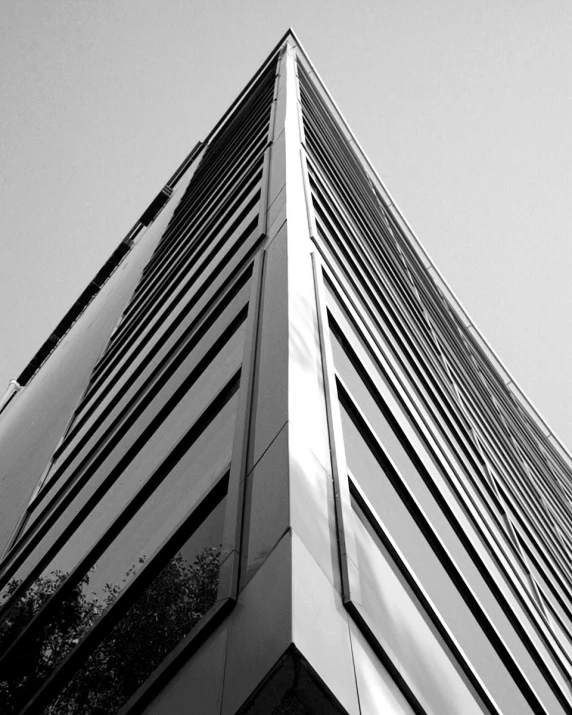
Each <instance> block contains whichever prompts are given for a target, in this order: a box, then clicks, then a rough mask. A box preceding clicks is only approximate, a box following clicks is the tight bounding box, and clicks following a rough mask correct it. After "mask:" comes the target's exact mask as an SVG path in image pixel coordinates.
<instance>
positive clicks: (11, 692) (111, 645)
mask: <svg viewBox="0 0 572 715" xmlns="http://www.w3.org/2000/svg"><path fill="white" fill-rule="evenodd" d="M219 553H220V552H219V550H218V549H216V548H205V549H203V550H202V551H201V552H200V553H199V555H198V556H197V557H196V559H195V561H194V563H193V564H192V565H191V564H189V563H188V562H187V561H186V560H185V559H184V558H183V556H182V555H181V554H180V553H178V554H177V555H176V556H175V557H174V558H173V559H172V560H171V561H170V562H169V563H168V564H167V565H166V566H165V568H164V569H163V570H162V571H161V572H160V573H159V574H158V575H157V577H156V578H155V579H154V581H153V582H152V583H151V584H150V585H149V586H148V588H147V589H146V590H145V591H143V592H142V593H141V594H140V596H139V597H138V598H137V600H136V601H135V602H134V603H133V604H132V605H131V607H130V608H129V610H128V611H127V613H126V614H125V615H124V616H123V618H122V619H121V620H120V621H119V622H118V623H117V624H116V625H115V626H114V628H113V629H112V630H111V631H110V633H109V634H108V635H107V637H106V638H105V639H104V640H103V641H102V643H100V645H99V646H98V647H97V648H96V649H95V650H94V652H93V653H92V654H91V656H90V657H89V658H88V660H87V661H86V663H85V664H84V665H83V666H82V667H81V668H80V670H79V671H78V672H77V673H76V675H75V676H74V677H73V678H72V680H71V681H70V682H69V683H68V684H67V685H66V686H65V688H64V689H63V690H62V691H61V692H60V694H59V695H58V696H57V698H56V699H55V700H54V701H52V703H51V704H50V705H49V706H48V708H47V709H46V710H45V711H44V712H45V714H46V715H56V714H57V715H72V713H74V714H75V713H82V715H84V714H85V715H110V714H111V713H113V712H115V711H116V710H117V709H118V708H119V707H120V706H121V705H122V704H123V703H124V702H125V701H126V700H127V699H128V698H129V697H130V696H131V695H132V694H133V693H134V692H135V690H136V689H137V688H138V687H139V685H141V683H143V682H144V680H145V679H146V678H147V677H148V676H149V675H150V673H151V672H152V671H153V670H154V669H155V668H156V667H157V666H158V665H159V663H161V661H162V660H163V659H164V658H165V656H166V655H167V654H168V653H169V652H170V651H171V650H172V649H173V648H174V647H175V646H176V645H177V643H178V642H179V641H180V640H181V639H182V638H183V637H184V636H185V635H186V634H187V633H188V632H189V631H190V630H191V629H192V628H193V626H194V625H195V624H196V623H197V622H198V621H199V620H200V618H201V617H202V616H203V615H204V614H205V613H206V612H207V611H208V610H209V608H210V607H211V606H212V605H213V603H214V602H215V600H216V595H217V588H218V574H219ZM88 576H89V575H88ZM88 576H86V577H85V578H84V579H83V581H81V582H80V583H78V584H77V585H76V586H75V587H73V588H72V589H71V591H70V592H69V594H68V595H67V596H66V597H65V598H64V600H63V602H62V603H61V604H60V606H59V608H58V611H57V614H55V615H54V617H53V618H52V619H51V620H50V621H49V622H48V623H46V624H45V625H44V626H43V627H42V628H41V629H39V631H38V633H37V634H35V635H34V636H33V637H32V639H31V641H27V643H26V649H25V653H22V654H19V655H18V654H15V657H14V658H11V659H10V661H11V662H10V664H9V669H8V672H7V673H4V674H3V677H2V679H1V680H0V712H1V713H2V715H4V713H6V715H8V714H10V713H16V712H18V711H19V710H20V709H21V708H22V707H23V706H24V704H25V703H26V702H27V701H28V700H29V699H30V698H31V697H32V695H33V694H34V692H35V691H36V690H37V689H38V688H39V687H40V685H41V684H42V683H43V681H44V680H45V679H46V678H47V676H48V675H49V674H50V673H51V671H52V670H53V668H54V667H55V666H56V665H57V664H59V663H60V662H61V660H62V659H63V658H64V657H65V655H66V654H67V653H68V652H69V651H70V650H71V649H72V648H73V647H74V646H75V645H76V644H77V642H78V641H79V639H80V638H81V637H82V636H83V635H84V634H85V633H86V632H87V630H89V628H91V626H92V625H93V624H94V623H95V621H96V620H97V618H98V617H99V616H100V615H101V613H102V612H103V611H104V610H105V609H106V608H108V607H109V606H110V605H111V604H112V603H113V601H115V599H116V598H117V596H118V594H119V592H120V591H122V590H123V586H124V584H120V585H110V584H107V585H106V586H105V588H104V596H103V598H100V599H99V600H90V599H89V598H88V597H87V596H86V595H85V594H84V590H85V588H84V587H85V585H86V584H88ZM129 576H130V573H128V574H127V575H126V578H125V580H124V583H125V582H126V581H127V580H128V578H129ZM64 578H65V574H63V573H61V572H56V573H55V574H52V575H51V577H43V578H40V579H38V580H37V581H36V582H35V584H34V585H33V586H32V587H31V588H30V589H29V590H28V592H27V593H26V595H25V596H24V597H23V598H22V599H20V601H19V602H18V603H17V604H16V606H15V607H14V608H13V609H12V611H11V612H10V613H9V614H8V617H7V620H5V621H4V622H3V623H2V624H0V652H1V651H3V650H4V648H5V647H6V646H7V645H8V643H10V642H11V641H12V640H13V639H14V638H15V636H16V635H17V634H18V632H19V631H20V630H21V629H22V628H23V627H24V626H25V625H26V624H27V623H28V622H29V621H30V618H31V617H32V616H33V615H34V614H35V613H36V612H37V611H38V609H39V607H40V606H41V604H42V603H43V602H44V601H45V600H46V599H47V598H49V596H51V594H52V593H54V592H55V590H56V589H57V588H58V587H59V585H60V584H61V583H62V582H63V580H64ZM17 586H18V583H17V582H15V583H14V584H13V585H11V592H14V591H15V589H16V588H17Z"/></svg>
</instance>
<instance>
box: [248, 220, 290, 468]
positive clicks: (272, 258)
mask: <svg viewBox="0 0 572 715" xmlns="http://www.w3.org/2000/svg"><path fill="white" fill-rule="evenodd" d="M286 278H287V244H286V226H284V228H283V229H282V230H281V231H280V233H279V234H278V235H277V236H276V238H275V239H274V240H273V241H272V243H271V244H270V246H269V247H268V249H267V250H266V253H265V258H264V277H263V293H262V300H261V312H262V315H261V319H260V338H259V349H258V374H257V376H256V380H255V391H254V399H253V431H252V432H251V442H252V444H251V448H250V450H251V451H250V457H249V460H248V471H250V469H252V467H253V466H254V465H255V464H256V462H258V460H259V459H260V457H261V456H262V454H263V453H264V452H265V451H266V449H267V448H268V446H269V445H270V443H271V442H272V441H273V439H274V438H275V437H276V435H277V434H278V432H279V431H280V430H281V429H282V427H283V426H284V425H285V424H286V422H287V420H288V302H287V285H286Z"/></svg>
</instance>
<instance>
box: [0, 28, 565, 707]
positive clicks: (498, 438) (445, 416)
mask: <svg viewBox="0 0 572 715" xmlns="http://www.w3.org/2000/svg"><path fill="white" fill-rule="evenodd" d="M0 409H1V410H2V412H1V414H0V444H1V445H2V451H1V454H2V456H1V462H0V480H1V482H0V484H1V489H2V499H1V501H0V543H1V545H2V548H4V549H5V552H4V556H3V561H2V564H1V571H0V578H1V580H0V589H1V590H0V603H1V604H2V605H1V610H0V648H1V649H2V650H1V654H0V655H1V660H0V704H1V707H0V710H1V712H2V713H26V714H30V713H49V714H50V715H53V714H55V713H58V714H61V713H82V714H88V713H93V714H95V713H105V714H110V713H115V712H119V711H120V712H122V713H145V714H146V715H166V714H167V713H168V714H169V715H173V714H175V713H181V714H182V713H197V714H200V715H214V714H215V713H216V714H217V715H219V714H223V715H234V714H235V713H245V714H246V713H248V714H250V715H255V714H258V713H260V714H261V715H266V714H268V715H271V714H273V715H286V714H292V715H305V714H307V713H326V714H327V713H350V714H351V715H358V714H359V713H361V715H377V714H378V713H407V714H409V713H431V714H435V715H436V714H439V715H453V714H455V715H458V714H459V713H463V715H472V714H476V713H491V714H495V715H499V714H500V713H502V714H503V715H525V714H527V713H535V714H536V715H539V714H544V715H557V714H558V713H570V712H572V689H571V673H572V597H571V593H572V578H571V574H572V566H571V560H570V535H571V528H572V523H571V504H572V502H571V497H572V471H571V460H570V456H569V455H568V453H567V452H566V451H565V450H564V448H563V447H562V446H561V445H560V444H559V442H558V441H557V440H556V438H555V437H554V436H553V435H552V434H551V433H550V431H549V429H548V428H547V427H546V425H545V424H544V422H543V421H542V420H541V419H540V418H539V417H538V415H537V414H536V413H535V412H534V409H533V408H532V407H531V405H530V404H529V403H528V402H527V400H526V398H525V397H524V396H523V395H522V394H521V392H520V391H519V390H518V388H517V387H516V386H515V385H514V383H513V382H512V380H511V379H510V376H509V375H508V373H507V372H506V371H505V370H504V368H503V367H502V365H501V364H500V363H499V361H498V360H497V359H496V357H495V356H494V354H493V353H492V351H491V350H490V349H489V347H488V346H487V344H486V343H485V342H484V340H483V339H482V337H481V336H480V335H479V333H478V332H477V331H476V329H475V328H474V326H473V325H472V323H471V321H470V320H469V318H468V317H467V316H466V314H465V313H464V312H463V310H462V308H461V307H460V306H459V305H458V303H457V301H456V300H455V298H454V296H453V295H452V294H451V292H450V291H449V290H448V288H447V286H446V284H445V283H444V281H443V280H442V278H441V277H440V275H439V274H438V272H437V271H436V269H435V268H434V266H433V265H432V263H431V262H430V260H429V259H428V257H427V256H426V254H425V253H424V251H423V249H422V248H421V247H420V245H419V243H418V242H417V239H416V238H415V236H413V234H412V233H411V231H410V229H409V228H408V226H407V223H406V222H405V221H404V219H403V217H402V216H401V215H400V213H399V211H398V209H397V208H396V207H395V205H394V203H393V201H392V200H391V197H390V196H389V194H388V193H387V191H386V189H385V188H384V186H383V184H382V183H381V181H380V180H379V178H378V177H377V175H376V173H375V171H374V170H373V168H372V167H371V166H370V164H369V162H368V160H367V158H366V157H365V155H364V154H363V152H362V150H361V148H360V147H359V144H358V143H357V141H356V140H355V138H354V137H353V135H352V134H351V131H350V130H349V128H348V127H347V125H346V123H345V121H344V119H343V117H342V116H341V114H340V112H339V110H338V109H337V108H336V106H335V104H334V103H333V101H332V99H331V98H330V96H329V94H328V92H327V90H326V89H325V87H324V85H323V84H322V82H321V80H320V79H319V77H318V75H317V73H316V71H315V69H314V68H313V66H312V64H311V63H310V61H309V59H308V57H307V55H306V54H305V52H304V51H303V49H302V48H301V47H300V44H299V42H298V40H297V39H296V37H295V36H294V34H293V33H291V32H288V33H287V34H286V36H285V37H284V38H283V39H282V40H281V41H280V43H279V44H278V46H277V47H276V48H275V49H274V50H273V52H272V53H271V54H270V56H269V58H268V59H267V60H266V61H265V62H264V64H263V65H262V67H261V69H260V70H259V71H258V72H257V74H256V75H255V77H254V78H253V79H252V80H251V81H250V82H249V84H248V85H247V86H246V88H245V89H244V91H243V92H242V93H241V95H240V96H239V97H238V98H237V100H236V101H235V102H234V104H233V105H232V106H231V108H230V109H229V110H228V112H227V113H226V114H225V115H224V116H223V118H222V119H221V120H220V122H219V123H218V124H217V125H216V127H215V128H214V129H213V130H212V132H211V133H210V134H209V136H208V137H207V138H206V140H205V141H204V142H203V143H200V144H198V145H197V146H196V147H195V149H194V150H193V151H192V152H191V154H190V155H189V157H188V158H187V159H186V160H185V162H184V163H183V164H182V166H181V167H180V169H179V170H178V171H177V172H176V173H175V174H174V176H173V177H172V178H171V179H170V180H169V182H168V183H167V184H166V185H165V187H164V189H163V190H162V191H161V192H160V194H159V196H158V197H157V199H156V200H155V201H153V202H152V204H151V205H150V206H149V208H148V209H147V211H145V213H144V214H143V216H142V217H141V219H140V221H138V222H137V224H136V225H135V227H134V228H133V230H132V231H131V232H130V233H129V235H128V236H127V238H126V239H125V240H124V241H123V242H122V243H121V244H120V246H119V247H118V249H117V250H116V252H115V253H114V254H113V256H112V257H111V258H110V259H109V261H108V263H107V264H106V265H105V266H104V267H103V269H102V270H101V271H100V272H99V273H98V274H97V275H96V277H95V279H94V280H93V281H92V283H91V284H90V285H89V286H88V288H87V289H86V291H85V292H84V293H83V294H82V296H80V298H79V299H78V301H77V303H76V304H75V305H74V306H73V307H72V309H71V310H70V312H69V313H68V314H67V315H66V316H65V317H64V319H63V320H62V322H61V323H60V324H59V325H58V326H57V328H56V330H55V331H54V333H53V334H52V336H51V337H50V339H49V340H48V341H47V343H46V344H45V345H44V346H43V347H42V348H41V350H40V351H39V353H38V354H37V355H36V356H35V357H34V359H33V360H32V361H31V363H30V364H29V365H28V367H27V368H26V369H25V370H24V372H23V373H22V375H21V376H20V377H19V378H18V380H17V381H16V382H14V383H13V384H12V386H11V388H10V389H9V391H8V393H7V395H6V397H5V399H4V401H3V403H2V405H1V407H0Z"/></svg>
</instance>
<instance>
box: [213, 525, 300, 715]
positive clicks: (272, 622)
mask: <svg viewBox="0 0 572 715" xmlns="http://www.w3.org/2000/svg"><path fill="white" fill-rule="evenodd" d="M291 549H292V537H291V534H290V532H289V533H287V534H286V535H285V536H284V537H283V538H282V539H281V541H280V543H279V544H278V545H277V546H276V548H275V549H274V551H273V552H272V553H271V554H270V556H269V557H268V558H267V559H266V561H265V562H264V564H263V565H262V566H261V567H260V568H259V569H258V571H257V572H256V574H255V576H254V577H253V578H252V579H251V580H250V581H249V583H248V585H247V586H246V588H244V590H243V591H242V592H241V593H240V595H239V598H238V602H237V604H236V605H235V607H234V609H233V611H232V613H231V615H230V619H229V620H230V634H229V639H228V651H227V660H226V667H225V676H224V692H223V707H222V711H221V715H235V713H236V711H237V710H238V708H239V707H240V706H241V705H242V704H243V703H244V702H245V701H246V700H247V698H248V697H249V696H250V694H251V693H253V692H254V690H255V689H256V688H257V686H258V685H259V684H260V683H261V682H262V680H263V679H264V678H265V676H266V675H267V674H268V673H269V672H270V670H271V669H272V668H273V666H274V665H275V664H276V663H277V662H278V660H279V659H280V658H281V656H282V655H283V654H284V653H285V652H286V650H287V649H288V647H289V646H290V645H291V643H292V591H291V588H292V584H291V570H292V554H291Z"/></svg>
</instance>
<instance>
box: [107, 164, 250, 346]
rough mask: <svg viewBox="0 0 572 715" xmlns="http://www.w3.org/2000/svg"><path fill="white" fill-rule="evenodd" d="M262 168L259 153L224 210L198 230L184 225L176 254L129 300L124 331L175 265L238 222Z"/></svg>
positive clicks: (122, 323)
mask: <svg viewBox="0 0 572 715" xmlns="http://www.w3.org/2000/svg"><path fill="white" fill-rule="evenodd" d="M261 171H262V157H259V159H258V161H257V162H255V163H254V164H253V165H252V166H251V167H249V173H248V175H247V176H246V177H243V178H244V179H245V181H244V183H242V184H241V185H240V186H238V187H236V188H235V189H234V191H233V193H232V194H230V195H229V196H228V198H227V201H226V202H225V203H224V205H223V206H222V207H221V211H220V212H217V213H216V215H214V216H213V220H212V221H210V222H209V224H208V226H199V227H198V228H199V230H198V232H197V233H196V234H192V231H191V230H187V229H185V233H184V236H182V238H181V245H180V246H178V250H177V251H176V252H175V253H173V255H171V256H169V257H167V256H166V257H165V259H164V261H162V262H161V264H160V265H159V266H158V269H157V272H156V273H154V274H153V275H152V277H150V278H149V280H148V281H146V282H145V284H144V287H143V288H142V289H141V291H140V292H139V293H138V294H137V296H134V297H133V299H132V300H131V301H130V303H129V305H128V306H127V308H126V310H125V313H124V315H123V316H122V322H121V323H120V326H119V329H118V332H123V331H125V326H126V324H129V322H130V321H132V315H133V314H134V313H137V312H139V313H140V307H141V305H144V304H145V303H148V301H149V296H150V295H152V294H153V293H156V288H157V286H160V285H162V284H164V283H165V279H166V278H167V277H168V276H169V275H171V274H172V273H173V268H175V267H177V266H178V265H180V264H181V262H183V261H184V260H187V261H188V259H189V258H190V257H191V256H193V255H194V254H198V255H200V254H201V252H204V250H205V246H207V245H208V244H209V242H210V241H212V240H213V237H214V236H216V235H218V234H220V233H224V232H227V231H228V226H229V225H232V224H233V223H235V222H236V220H237V214H238V216H241V215H242V214H244V211H245V203H246V204H247V205H249V204H250V201H251V199H250V200H249V197H250V196H251V194H252V192H253V191H254V190H255V189H256V186H257V184H258V183H259V181H260V178H259V177H260V175H261ZM115 339H117V338H115Z"/></svg>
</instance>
